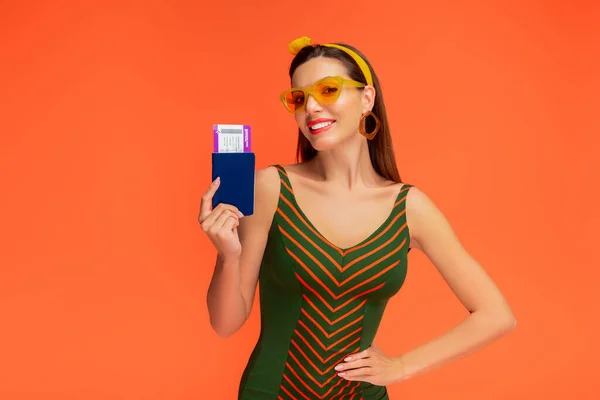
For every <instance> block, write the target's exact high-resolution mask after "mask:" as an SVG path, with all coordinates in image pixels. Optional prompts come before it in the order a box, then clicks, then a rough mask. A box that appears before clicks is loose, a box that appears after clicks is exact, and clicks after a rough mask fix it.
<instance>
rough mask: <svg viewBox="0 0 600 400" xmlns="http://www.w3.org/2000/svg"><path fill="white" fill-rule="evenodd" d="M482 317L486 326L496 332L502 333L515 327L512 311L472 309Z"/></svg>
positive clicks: (515, 322) (515, 321)
mask: <svg viewBox="0 0 600 400" xmlns="http://www.w3.org/2000/svg"><path fill="white" fill-rule="evenodd" d="M473 313H476V314H478V315H480V316H481V318H483V319H484V320H485V321H486V323H485V325H487V326H488V329H490V330H492V331H494V332H495V333H496V334H499V335H504V334H507V333H509V332H510V331H512V330H514V329H515V328H516V327H517V320H516V318H515V316H514V315H513V313H512V312H511V311H510V310H507V309H500V310H492V309H490V310H488V311H473V312H471V314H473Z"/></svg>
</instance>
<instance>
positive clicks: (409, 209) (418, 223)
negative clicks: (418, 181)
mask: <svg viewBox="0 0 600 400" xmlns="http://www.w3.org/2000/svg"><path fill="white" fill-rule="evenodd" d="M406 220H407V223H408V227H409V230H410V233H411V247H416V248H418V249H420V250H423V246H424V245H425V244H426V242H427V239H428V238H430V237H431V233H433V232H436V231H437V232H446V233H447V232H449V231H450V230H451V229H450V225H449V223H448V221H447V219H446V217H445V216H444V214H442V212H441V211H440V209H439V208H438V207H437V205H436V204H435V203H434V202H433V200H432V199H431V198H430V197H429V195H427V193H425V192H424V191H422V190H421V189H419V188H418V187H415V186H412V185H410V187H409V190H408V194H407V196H406Z"/></svg>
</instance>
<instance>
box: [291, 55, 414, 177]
mask: <svg viewBox="0 0 600 400" xmlns="http://www.w3.org/2000/svg"><path fill="white" fill-rule="evenodd" d="M337 44H338V45H340V46H344V47H347V48H349V49H351V50H353V51H355V52H356V53H357V54H359V55H360V56H361V57H362V58H363V60H365V62H366V63H367V65H368V67H369V69H370V70H371V74H372V75H373V86H374V87H375V91H376V93H375V103H374V105H373V109H372V110H371V111H372V112H373V113H374V114H375V115H376V116H377V117H378V118H379V120H380V123H381V125H380V128H379V132H378V133H377V135H375V138H373V139H372V140H368V146H369V157H370V159H371V163H372V165H373V168H374V169H375V171H377V173H378V174H379V175H381V176H383V177H385V178H387V179H389V180H391V181H394V182H397V183H402V180H401V179H400V173H399V172H398V167H397V166H396V157H395V155H394V148H393V147H392V137H391V135H390V128H389V124H388V120H387V114H386V111H385V104H384V102H383V93H382V91H381V85H380V84H379V78H378V77H377V75H376V74H375V71H373V68H372V67H371V64H370V63H369V61H368V60H367V59H366V57H365V56H364V55H363V54H362V53H361V52H359V51H358V50H357V49H356V48H354V47H352V46H350V45H347V44H342V43H337ZM316 57H327V58H333V59H336V60H338V61H341V62H342V63H343V64H344V65H345V67H346V69H347V71H348V75H349V76H350V78H351V79H353V80H355V81H358V82H362V83H364V84H365V85H366V84H367V80H366V78H365V76H364V74H363V73H362V71H361V69H360V67H359V66H358V64H357V63H356V61H354V59H353V58H352V57H350V55H348V54H347V53H346V52H344V51H343V50H340V49H337V48H335V47H327V46H320V45H314V46H306V47H304V48H303V49H302V50H300V51H299V52H298V54H296V56H295V57H294V59H293V60H292V63H291V65H290V71H289V76H290V80H291V79H292V76H293V75H294V71H296V69H297V68H298V67H299V66H300V65H302V64H304V63H305V62H307V61H309V60H310V59H313V58H316ZM373 129H375V121H373V120H372V118H367V120H366V130H367V132H372V131H373ZM316 154H317V150H315V148H314V147H313V146H312V145H311V144H310V142H309V141H308V139H306V137H305V136H304V135H303V134H302V131H301V130H300V129H298V145H297V149H296V160H297V162H304V161H309V160H311V159H313V158H314V157H315V156H316Z"/></svg>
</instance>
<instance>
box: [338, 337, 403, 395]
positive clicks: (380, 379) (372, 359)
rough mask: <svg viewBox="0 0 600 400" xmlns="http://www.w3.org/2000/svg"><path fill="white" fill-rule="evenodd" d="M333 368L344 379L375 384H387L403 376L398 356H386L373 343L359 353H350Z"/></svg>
mask: <svg viewBox="0 0 600 400" xmlns="http://www.w3.org/2000/svg"><path fill="white" fill-rule="evenodd" d="M348 358H349V360H348ZM346 360H348V361H346ZM335 369H336V370H337V371H338V375H339V376H341V377H342V378H344V379H347V380H349V381H364V382H369V383H371V384H373V385H377V386H385V385H389V384H391V383H393V382H397V381H399V380H402V379H403V376H404V368H403V365H402V362H401V361H400V360H399V359H398V358H392V357H388V356H386V355H385V354H384V353H383V352H382V351H381V349H380V348H379V347H377V345H375V344H372V345H371V347H369V348H368V349H366V350H363V351H361V352H359V353H356V354H351V355H350V356H349V357H347V358H346V359H345V360H344V362H343V363H341V364H338V365H337V366H336V367H335Z"/></svg>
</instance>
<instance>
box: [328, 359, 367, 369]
mask: <svg viewBox="0 0 600 400" xmlns="http://www.w3.org/2000/svg"><path fill="white" fill-rule="evenodd" d="M370 361H371V360H369V359H368V358H361V359H358V360H355V361H350V362H344V363H341V364H338V365H336V366H335V370H336V371H347V370H351V369H357V368H363V367H369V366H370V365H371V364H370Z"/></svg>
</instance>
